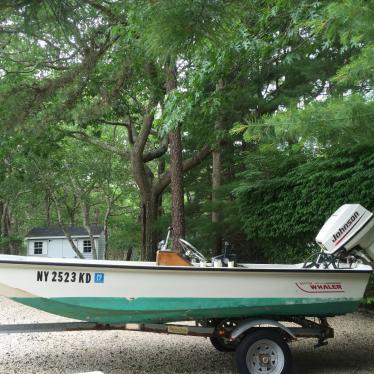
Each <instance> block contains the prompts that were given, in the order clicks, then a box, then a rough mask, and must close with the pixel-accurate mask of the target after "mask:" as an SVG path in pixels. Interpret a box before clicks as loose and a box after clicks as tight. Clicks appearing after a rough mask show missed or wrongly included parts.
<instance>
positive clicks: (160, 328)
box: [0, 316, 334, 374]
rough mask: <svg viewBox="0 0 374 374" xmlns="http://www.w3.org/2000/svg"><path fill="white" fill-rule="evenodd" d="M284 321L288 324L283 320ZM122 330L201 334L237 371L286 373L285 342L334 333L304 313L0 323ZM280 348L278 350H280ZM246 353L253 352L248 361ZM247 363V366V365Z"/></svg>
mask: <svg viewBox="0 0 374 374" xmlns="http://www.w3.org/2000/svg"><path fill="white" fill-rule="evenodd" d="M285 323H287V325H286V324H285ZM108 330H125V331H138V332H152V333H161V334H175V335H185V336H200V337H205V338H209V339H210V341H211V343H212V344H213V346H214V347H215V348H216V349H217V350H219V351H222V352H234V351H235V360H236V365H237V368H238V372H239V373H246V374H247V373H251V374H252V373H262V372H263V370H264V369H266V371H268V370H271V372H272V373H274V374H283V373H287V372H288V369H289V368H290V367H291V363H292V356H291V353H290V350H289V347H288V343H289V342H292V341H294V340H297V339H298V338H316V339H317V344H316V345H315V346H314V347H315V348H318V347H321V346H323V345H326V344H327V339H329V338H333V337H334V330H333V328H332V327H330V325H329V324H328V322H327V319H326V318H318V319H308V318H305V317H279V318H277V317H274V318H269V317H268V316H267V317H264V318H246V319H232V320H228V319H226V320H215V319H212V320H208V321H195V325H191V324H186V323H180V324H169V323H163V324H156V323H149V324H148V323H141V324H134V323H127V324H100V323H95V322H54V323H28V324H5V325H0V334H14V333H16V334H19V333H43V332H69V331H108ZM279 350H281V351H279ZM248 355H250V356H253V359H252V360H250V362H251V363H250V364H248ZM248 365H250V367H248Z"/></svg>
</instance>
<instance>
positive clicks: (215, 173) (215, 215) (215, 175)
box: [212, 146, 222, 256]
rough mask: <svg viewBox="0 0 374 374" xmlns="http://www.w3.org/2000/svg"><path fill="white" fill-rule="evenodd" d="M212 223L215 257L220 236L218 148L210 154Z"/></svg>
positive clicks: (218, 247) (219, 166)
mask: <svg viewBox="0 0 374 374" xmlns="http://www.w3.org/2000/svg"><path fill="white" fill-rule="evenodd" d="M212 156H213V157H212V158H213V161H212V206H213V211H212V223H213V226H214V227H213V229H214V244H213V245H214V246H213V256H217V255H219V254H220V253H221V241H222V236H221V234H220V230H219V228H218V225H219V223H220V218H221V217H220V213H219V211H218V208H217V201H218V196H217V195H218V189H219V188H220V186H221V152H220V147H219V146H218V147H217V149H216V150H214V151H213V153H212Z"/></svg>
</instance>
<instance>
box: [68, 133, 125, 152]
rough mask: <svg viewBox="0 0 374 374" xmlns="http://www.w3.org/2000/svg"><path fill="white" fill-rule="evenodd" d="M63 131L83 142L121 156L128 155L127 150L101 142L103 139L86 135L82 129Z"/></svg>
mask: <svg viewBox="0 0 374 374" xmlns="http://www.w3.org/2000/svg"><path fill="white" fill-rule="evenodd" d="M64 133H65V134H66V135H67V136H70V137H71V138H74V139H77V140H80V141H83V142H85V143H88V144H93V145H95V146H97V147H98V148H100V149H102V150H104V151H107V152H111V153H115V154H117V155H119V156H121V157H129V155H130V154H129V152H128V151H125V150H123V149H120V148H117V147H115V146H113V145H111V144H109V143H106V142H103V141H101V140H99V139H97V138H93V137H92V136H88V135H87V134H85V133H84V132H82V131H64Z"/></svg>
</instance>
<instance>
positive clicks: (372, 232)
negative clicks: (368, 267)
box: [316, 204, 374, 262]
mask: <svg viewBox="0 0 374 374" xmlns="http://www.w3.org/2000/svg"><path fill="white" fill-rule="evenodd" d="M316 241H317V243H318V244H319V246H320V247H321V248H322V250H323V252H324V253H326V254H328V255H332V256H335V257H347V256H349V255H355V256H358V257H360V258H362V259H364V260H366V261H368V262H374V215H373V213H371V212H369V211H368V210H367V209H365V208H364V207H363V206H361V205H360V204H345V205H342V206H341V207H340V208H339V209H338V210H337V211H336V212H335V213H334V214H333V215H332V216H331V217H330V218H329V219H328V220H327V221H326V222H325V224H324V225H323V227H322V229H321V231H320V232H319V233H318V235H317V237H316Z"/></svg>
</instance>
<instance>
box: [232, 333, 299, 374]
mask: <svg viewBox="0 0 374 374" xmlns="http://www.w3.org/2000/svg"><path fill="white" fill-rule="evenodd" d="M267 330H268V329H266V328H264V329H259V330H256V331H255V332H252V333H251V332H249V333H248V334H247V336H246V337H245V338H244V339H243V340H242V341H241V342H240V344H239V346H238V348H237V350H236V352H235V362H236V366H237V369H238V372H239V373H240V374H263V373H267V374H286V373H289V370H290V368H291V365H292V356H291V352H290V349H289V347H288V344H287V342H286V341H285V340H284V339H283V338H282V336H281V335H280V334H278V333H277V332H275V331H267Z"/></svg>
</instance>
